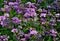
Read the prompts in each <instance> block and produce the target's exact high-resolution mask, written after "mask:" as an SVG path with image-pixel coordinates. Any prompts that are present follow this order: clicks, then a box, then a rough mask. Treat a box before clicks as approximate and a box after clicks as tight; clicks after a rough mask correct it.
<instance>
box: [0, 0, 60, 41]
mask: <svg viewBox="0 0 60 41" xmlns="http://www.w3.org/2000/svg"><path fill="white" fill-rule="evenodd" d="M4 2H5V4H4V7H2V8H1V9H0V12H4V14H3V13H2V14H3V15H1V16H0V25H1V26H2V27H5V28H8V29H9V30H10V31H11V32H12V33H13V34H14V35H15V37H16V39H17V40H19V41H26V40H28V41H29V39H30V38H31V37H33V36H34V38H37V37H39V35H38V34H41V36H42V37H43V36H52V37H54V38H56V37H57V36H58V35H57V33H58V32H57V30H56V29H55V27H56V28H57V27H58V26H57V25H58V24H57V23H56V22H60V19H59V17H60V13H59V12H58V13H57V12H53V13H52V12H51V11H50V9H51V8H53V7H54V6H55V5H54V6H51V5H47V6H46V7H47V8H48V10H47V9H45V8H39V9H38V7H37V6H36V3H32V2H27V3H25V4H22V3H20V2H19V0H16V1H15V2H12V1H10V2H7V1H4ZM38 2H40V3H41V2H43V0H38ZM56 3H57V1H56V2H54V4H56ZM56 5H57V4H56ZM58 7H59V5H57V7H54V8H56V9H57V8H58ZM13 10H14V11H13ZM51 10H52V9H51ZM12 12H13V13H12ZM15 12H16V15H15ZM11 16H13V17H11ZM2 27H1V28H2ZM2 29H3V28H2ZM36 35H38V36H36ZM12 37H13V36H12ZM9 38H10V37H9V36H5V35H3V36H0V40H1V41H9V40H8V39H9ZM43 38H44V37H43ZM37 39H38V38H37Z"/></svg>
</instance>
